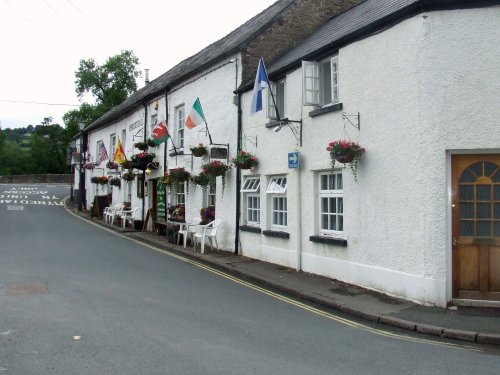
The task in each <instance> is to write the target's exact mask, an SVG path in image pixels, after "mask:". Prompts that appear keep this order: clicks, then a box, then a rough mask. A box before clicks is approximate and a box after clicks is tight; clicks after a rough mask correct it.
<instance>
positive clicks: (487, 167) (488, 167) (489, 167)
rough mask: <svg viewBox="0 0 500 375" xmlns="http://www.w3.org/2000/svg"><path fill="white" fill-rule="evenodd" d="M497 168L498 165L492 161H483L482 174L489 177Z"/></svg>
mask: <svg viewBox="0 0 500 375" xmlns="http://www.w3.org/2000/svg"><path fill="white" fill-rule="evenodd" d="M497 169H498V167H497V166H496V165H495V164H493V163H490V162H488V161H487V162H486V163H484V175H485V176H488V177H490V176H491V175H493V173H495V171H496V170H497Z"/></svg>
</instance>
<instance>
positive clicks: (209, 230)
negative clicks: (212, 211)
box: [194, 219, 221, 254]
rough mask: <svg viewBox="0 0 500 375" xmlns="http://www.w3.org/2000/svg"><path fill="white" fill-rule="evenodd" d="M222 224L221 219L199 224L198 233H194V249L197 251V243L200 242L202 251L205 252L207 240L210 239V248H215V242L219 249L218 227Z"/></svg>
mask: <svg viewBox="0 0 500 375" xmlns="http://www.w3.org/2000/svg"><path fill="white" fill-rule="evenodd" d="M220 224H221V219H215V220H214V221H212V222H211V223H208V224H207V225H198V226H196V233H195V234H194V250H195V251H196V244H197V243H198V242H200V246H201V253H202V254H204V253H205V242H206V241H205V240H206V239H208V242H210V248H211V249H212V250H213V249H214V242H215V248H216V249H217V250H219V244H218V243H217V228H218V227H219V226H220Z"/></svg>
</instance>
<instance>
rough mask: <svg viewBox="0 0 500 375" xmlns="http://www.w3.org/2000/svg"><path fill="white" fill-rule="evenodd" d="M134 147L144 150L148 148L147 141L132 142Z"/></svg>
mask: <svg viewBox="0 0 500 375" xmlns="http://www.w3.org/2000/svg"><path fill="white" fill-rule="evenodd" d="M134 147H135V148H137V149H139V150H141V151H146V150H147V149H148V147H149V146H148V142H136V143H134Z"/></svg>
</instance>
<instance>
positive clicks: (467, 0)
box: [241, 0, 499, 91]
mask: <svg viewBox="0 0 500 375" xmlns="http://www.w3.org/2000/svg"><path fill="white" fill-rule="evenodd" d="M495 3H499V1H493V0H490V1H482V0H366V1H364V2H362V3H359V4H358V5H356V6H354V7H352V8H350V9H348V10H346V11H345V12H343V13H341V14H339V15H337V16H335V17H333V18H331V19H330V20H329V21H328V22H326V23H325V24H324V25H323V26H321V27H319V28H318V29H317V30H316V31H315V32H314V33H312V34H311V35H310V36H309V37H307V38H305V39H304V40H303V41H302V42H301V43H299V44H298V45H297V47H295V48H294V49H292V50H290V51H288V52H287V53H285V54H284V55H283V56H281V57H280V58H278V59H277V60H275V61H274V62H273V64H270V65H269V66H268V67H267V72H268V74H269V75H270V76H272V75H280V74H283V73H285V72H286V71H288V70H290V69H292V68H295V67H296V66H299V65H300V64H301V61H302V60H307V59H314V57H318V56H321V55H322V54H324V53H325V52H328V51H329V52H331V51H333V50H335V49H336V48H339V47H341V46H343V45H345V44H347V43H348V42H352V41H354V40H356V39H358V38H361V37H363V36H365V35H369V34H370V33H373V32H376V31H379V30H380V29H383V28H384V27H387V26H388V25H391V24H393V23H396V22H400V21H401V20H403V19H405V18H407V17H410V16H413V15H415V14H418V13H420V12H422V11H428V10H434V9H450V8H462V7H480V6H488V5H491V4H495ZM250 84H251V85H253V82H250V83H247V84H246V85H242V87H241V91H245V90H248V89H250V88H251V87H250Z"/></svg>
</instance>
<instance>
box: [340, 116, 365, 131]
mask: <svg viewBox="0 0 500 375" xmlns="http://www.w3.org/2000/svg"><path fill="white" fill-rule="evenodd" d="M342 120H344V129H345V126H346V125H348V124H350V125H352V126H353V127H355V128H356V129H358V130H361V125H360V121H359V112H358V113H354V114H349V115H348V114H347V113H345V112H342Z"/></svg>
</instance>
